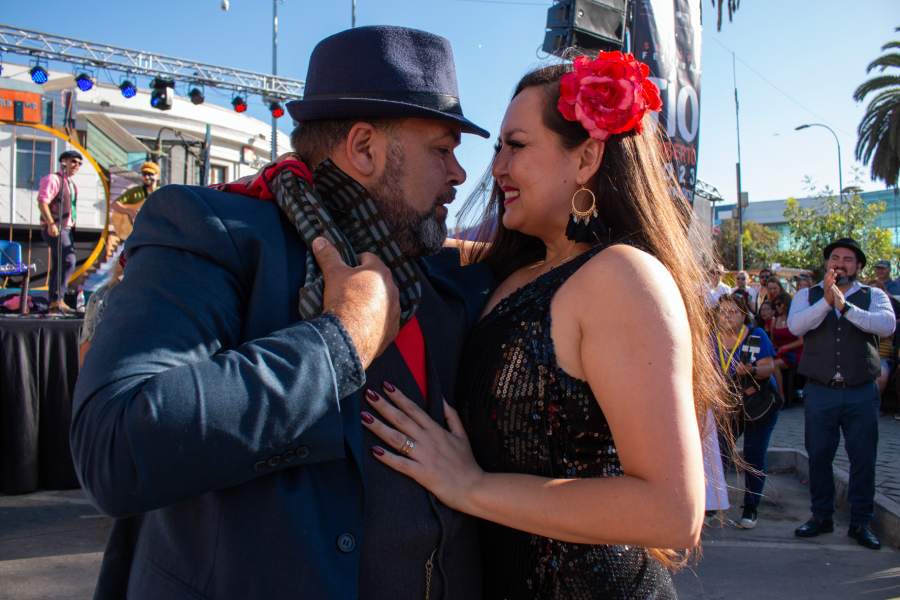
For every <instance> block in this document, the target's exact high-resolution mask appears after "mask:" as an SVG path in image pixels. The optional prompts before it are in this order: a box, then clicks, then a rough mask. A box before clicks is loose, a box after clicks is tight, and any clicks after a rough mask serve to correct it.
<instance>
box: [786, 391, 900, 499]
mask: <svg viewBox="0 0 900 600" xmlns="http://www.w3.org/2000/svg"><path fill="white" fill-rule="evenodd" d="M769 447H771V448H796V449H798V450H803V406H802V405H793V406H791V407H789V408H786V409H785V410H782V411H781V413H780V414H779V415H778V423H777V424H776V426H775V431H774V433H773V434H772V441H771V443H770V444H769ZM834 466H835V467H837V468H839V469H843V470H844V471H846V472H848V473H849V472H850V462H849V461H848V460H847V453H846V452H845V451H844V438H843V436H841V444H840V446H839V447H838V451H837V454H836V455H835V458H834ZM875 489H876V490H877V491H879V492H881V493H882V494H884V495H885V496H887V497H888V498H889V499H891V500H893V501H894V502H896V503H898V504H900V421H897V420H895V419H894V418H893V416H891V415H884V416H882V417H881V418H880V419H879V420H878V458H877V460H876V462H875Z"/></svg>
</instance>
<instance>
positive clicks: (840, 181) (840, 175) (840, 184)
mask: <svg viewBox="0 0 900 600" xmlns="http://www.w3.org/2000/svg"><path fill="white" fill-rule="evenodd" d="M809 127H824V128H825V129H827V130H828V131H830V132H831V135H833V136H834V143H835V144H837V153H838V197H839V198H840V199H841V202H843V201H844V175H843V168H842V167H841V142H840V140H838V136H837V134H836V133H835V132H834V129H832V128H831V127H829V126H828V125H825V124H823V123H805V124H803V125H798V126H796V127H794V131H800V130H801V129H807V128H809Z"/></svg>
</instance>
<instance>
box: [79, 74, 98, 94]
mask: <svg viewBox="0 0 900 600" xmlns="http://www.w3.org/2000/svg"><path fill="white" fill-rule="evenodd" d="M75 85H77V86H78V89H79V90H81V91H82V92H89V91H91V89H92V88H93V87H94V78H93V77H91V75H90V74H89V73H86V72H84V71H82V72H81V73H79V74H78V75H76V76H75Z"/></svg>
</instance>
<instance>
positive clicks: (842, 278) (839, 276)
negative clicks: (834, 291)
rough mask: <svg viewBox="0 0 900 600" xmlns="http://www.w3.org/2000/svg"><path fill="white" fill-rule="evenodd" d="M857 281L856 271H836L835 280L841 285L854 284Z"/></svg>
mask: <svg viewBox="0 0 900 600" xmlns="http://www.w3.org/2000/svg"><path fill="white" fill-rule="evenodd" d="M854 281H856V273H854V274H853V275H847V273H846V271H837V272H835V277H834V282H835V283H836V284H838V285H840V286H844V285H852V284H853V282H854Z"/></svg>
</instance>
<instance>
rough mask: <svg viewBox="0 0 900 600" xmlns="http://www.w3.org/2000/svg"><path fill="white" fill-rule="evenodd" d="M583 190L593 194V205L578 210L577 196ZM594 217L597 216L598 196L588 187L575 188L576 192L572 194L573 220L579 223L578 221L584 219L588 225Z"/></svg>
mask: <svg viewBox="0 0 900 600" xmlns="http://www.w3.org/2000/svg"><path fill="white" fill-rule="evenodd" d="M581 192H587V193H588V194H590V195H591V205H590V206H589V207H588V208H587V209H586V210H578V207H577V206H575V198H577V197H578V194H580V193H581ZM592 217H594V218H596V217H597V196H595V195H594V192H592V191H591V190H589V189H588V188H586V187H584V186H581V187H580V188H578V189H577V190H575V193H574V194H572V222H573V223H577V222H578V221H583V222H584V223H585V225H586V224H587V223H588V222H590V220H591V218H592Z"/></svg>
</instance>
